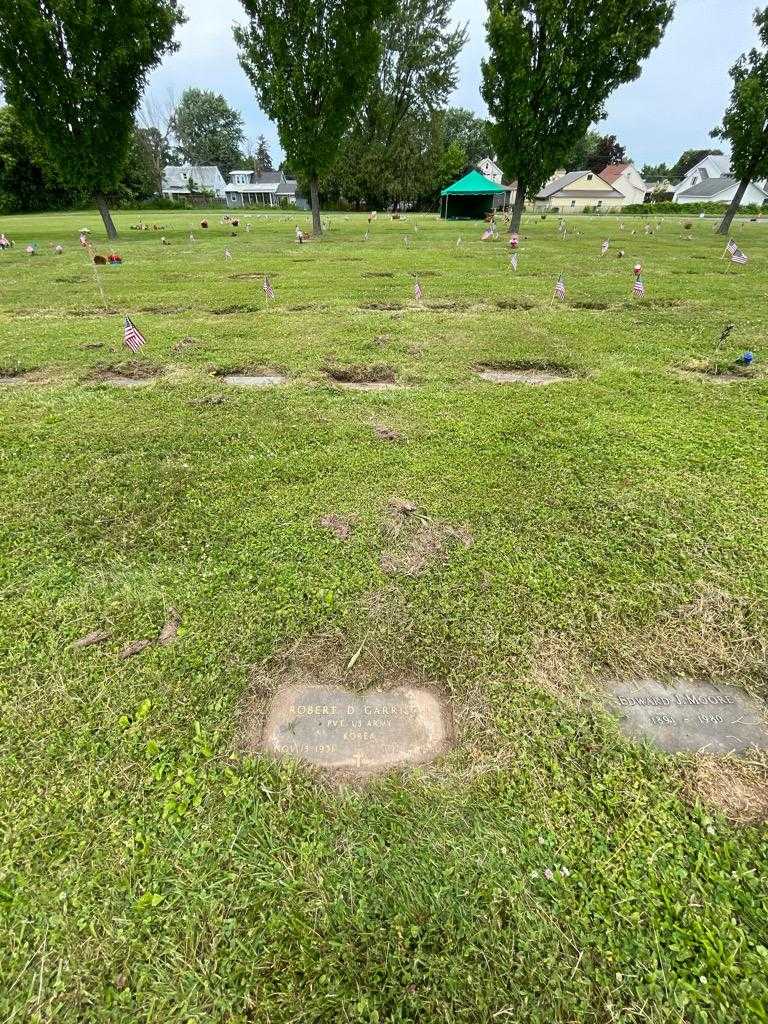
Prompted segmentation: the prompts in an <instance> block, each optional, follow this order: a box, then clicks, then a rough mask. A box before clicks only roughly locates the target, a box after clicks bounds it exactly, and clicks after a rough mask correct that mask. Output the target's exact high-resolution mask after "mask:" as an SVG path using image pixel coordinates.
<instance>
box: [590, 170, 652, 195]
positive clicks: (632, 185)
mask: <svg viewBox="0 0 768 1024" xmlns="http://www.w3.org/2000/svg"><path fill="white" fill-rule="evenodd" d="M600 177H601V178H602V179H603V181H607V182H608V184H609V185H612V186H613V188H615V189H617V190H618V191H619V192H621V194H622V195H623V196H624V198H625V200H626V201H627V205H630V204H632V203H644V202H645V196H646V193H647V191H648V186H647V185H646V183H645V182H644V181H643V178H642V176H641V175H640V173H639V171H637V169H636V168H635V166H634V164H609V165H608V166H607V167H604V168H603V169H602V171H600Z"/></svg>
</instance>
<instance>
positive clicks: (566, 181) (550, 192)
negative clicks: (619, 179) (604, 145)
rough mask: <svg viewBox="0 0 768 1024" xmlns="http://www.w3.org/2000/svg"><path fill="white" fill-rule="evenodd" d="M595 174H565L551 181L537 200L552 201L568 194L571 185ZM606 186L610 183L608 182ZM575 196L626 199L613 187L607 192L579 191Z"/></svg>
mask: <svg viewBox="0 0 768 1024" xmlns="http://www.w3.org/2000/svg"><path fill="white" fill-rule="evenodd" d="M593 173H594V172H593V171H569V172H568V173H567V174H564V175H563V176H562V178H556V179H555V180H554V181H550V182H549V184H548V185H545V186H544V188H543V189H542V190H541V191H540V192H539V194H538V195H537V196H536V198H537V199H550V198H551V197H552V196H554V195H556V194H557V193H558V192H566V193H567V192H568V186H569V185H573V183H574V182H576V181H579V180H580V179H581V178H583V177H584V175H585V174H593ZM595 177H596V178H602V175H601V174H596V175H595ZM603 180H605V179H603ZM606 184H609V183H608V182H606ZM573 194H574V195H575V196H583V197H584V199H610V198H613V197H614V196H619V198H621V199H623V198H624V196H623V195H622V194H621V192H619V190H618V189H615V188H613V186H611V187H610V188H609V189H608V190H607V191H606V190H605V189H600V190H598V189H594V190H591V189H579V190H578V191H577V192H574V193H573Z"/></svg>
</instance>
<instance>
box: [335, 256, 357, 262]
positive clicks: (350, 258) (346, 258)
mask: <svg viewBox="0 0 768 1024" xmlns="http://www.w3.org/2000/svg"><path fill="white" fill-rule="evenodd" d="M336 262H337V263H362V262H363V257H362V256H339V257H337V259H336Z"/></svg>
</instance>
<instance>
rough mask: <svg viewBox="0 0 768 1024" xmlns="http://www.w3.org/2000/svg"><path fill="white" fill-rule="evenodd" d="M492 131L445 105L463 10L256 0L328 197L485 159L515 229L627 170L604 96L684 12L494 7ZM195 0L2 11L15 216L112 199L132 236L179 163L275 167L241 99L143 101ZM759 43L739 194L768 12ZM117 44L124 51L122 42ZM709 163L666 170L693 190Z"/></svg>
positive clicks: (363, 1) (265, 96)
mask: <svg viewBox="0 0 768 1024" xmlns="http://www.w3.org/2000/svg"><path fill="white" fill-rule="evenodd" d="M486 2H487V7H488V18H487V22H486V33H487V42H488V58H487V59H486V60H484V61H483V62H482V95H483V98H484V99H485V102H486V105H487V108H488V111H489V113H490V118H489V120H488V121H487V122H486V121H483V120H482V119H480V118H477V117H476V116H475V115H474V114H472V113H471V112H470V111H467V110H464V109H461V108H446V103H447V100H448V97H449V96H450V94H451V92H452V91H453V89H454V88H455V86H456V82H457V58H458V55H459V52H460V51H461V48H462V47H463V45H464V43H465V41H466V37H467V30H466V27H464V26H461V25H459V26H456V25H454V24H453V22H452V20H451V6H452V5H451V2H450V0H305V2H304V3H302V4H297V3H296V2H295V0H240V3H241V5H242V7H243V10H244V13H245V17H246V20H245V23H244V24H242V25H236V26H235V28H234V38H235V42H236V44H237V47H238V54H239V59H240V63H241V65H242V67H243V69H244V71H245V73H246V75H247V76H248V78H249V79H250V81H251V83H252V85H253V88H254V91H255V94H256V97H257V99H258V101H259V103H260V106H261V108H262V110H263V111H264V112H265V113H266V114H267V116H268V117H270V118H271V119H272V120H273V121H274V122H275V124H276V125H277V129H278V134H279V138H280V143H281V146H282V148H283V150H284V152H285V154H286V160H287V164H288V166H289V167H290V171H291V173H292V174H293V175H294V176H296V177H298V178H299V181H300V182H301V183H302V184H303V186H304V188H305V189H306V191H307V193H308V194H309V197H310V200H311V205H312V214H313V224H314V231H315V233H316V234H318V235H319V234H322V221H321V218H320V208H321V202H322V201H326V202H327V201H329V200H330V201H341V200H342V199H343V200H345V201H347V202H349V203H351V204H352V205H363V204H364V205H366V206H368V207H372V206H375V207H382V208H384V207H387V206H390V205H391V206H395V207H397V206H401V205H408V206H428V207H429V206H434V204H435V203H436V200H437V197H438V195H439V192H440V189H441V188H442V187H443V186H444V185H446V184H448V183H449V182H450V181H452V180H453V179H455V178H456V177H458V176H459V175H460V174H461V173H462V172H463V171H466V170H467V168H468V167H471V166H472V165H473V164H475V163H476V162H477V161H478V160H479V159H480V158H481V157H482V156H485V155H489V156H493V157H494V159H496V160H497V162H498V164H499V166H500V167H501V169H502V171H503V173H504V174H505V176H506V178H507V179H508V180H510V181H511V180H514V181H516V182H517V191H516V200H515V207H514V210H513V215H512V219H511V228H510V229H511V230H516V229H517V227H518V226H519V223H520V217H521V214H522V211H523V209H524V205H525V202H526V200H528V199H530V198H531V197H533V196H535V195H536V193H537V191H538V189H539V188H540V187H541V186H542V185H543V184H544V183H545V182H546V181H547V179H548V178H549V177H550V176H551V175H552V174H553V173H554V172H555V171H556V169H558V168H560V167H566V168H568V167H573V168H574V169H581V168H582V167H587V168H592V169H594V170H598V171H599V170H601V169H602V168H604V167H605V166H607V165H609V164H614V163H617V162H622V161H623V160H625V159H626V151H625V149H624V147H623V146H622V145H621V144H620V143H619V142H618V140H617V139H616V138H615V136H612V135H608V136H601V135H599V134H598V133H596V132H594V130H591V128H590V126H592V125H594V124H596V123H599V121H600V120H601V119H602V118H603V116H604V112H605V103H606V100H607V98H608V97H609V96H610V95H611V93H612V92H613V91H614V90H615V89H616V88H617V87H618V86H619V85H621V84H623V83H625V82H630V81H633V80H634V79H636V78H637V77H638V76H639V74H640V67H641V63H642V61H643V60H644V59H645V58H646V57H647V56H648V55H649V54H650V53H651V51H652V50H653V49H654V48H655V47H656V46H657V45H658V44H659V42H660V41H661V38H662V36H663V34H664V31H665V29H666V26H667V24H668V23H669V20H670V18H671V17H672V13H673V10H674V0H635V3H634V4H633V5H632V12H631V18H630V17H628V16H627V13H626V3H625V2H624V0H568V2H565V0H486ZM184 20H185V16H184V13H183V10H182V8H181V7H180V6H179V3H178V0H121V2H120V3H119V4H106V3H95V4H73V3H72V2H71V0H46V3H45V4H42V3H38V2H37V0H6V2H5V3H2V4H0V82H2V87H3V92H4V96H5V100H6V103H7V106H6V107H5V108H3V109H2V110H0V205H2V207H3V208H5V209H11V210H16V209H19V210H28V209H31V210H33V209H41V208H44V209H50V208H57V207H58V208H61V207H63V206H69V205H74V204H79V203H85V202H95V203H96V206H97V208H98V209H99V212H100V213H101V216H102V219H103V221H104V225H105V228H106V231H107V235H108V237H110V238H114V237H115V236H116V231H115V227H114V224H113V223H112V219H111V216H110V212H109V204H110V203H112V202H115V201H117V202H130V201H132V200H135V199H136V198H141V197H143V196H148V195H153V194H156V193H157V192H158V191H159V189H160V186H161V182H162V172H163V168H164V166H165V165H166V163H169V162H175V161H185V162H189V163H196V164H217V165H218V166H219V167H220V169H221V170H222V172H224V173H225V174H226V173H227V171H229V170H230V169H231V168H232V167H233V166H234V165H236V164H241V163H245V164H246V165H248V166H252V167H253V168H254V169H255V170H256V171H257V172H258V173H263V172H265V171H267V170H268V169H270V168H271V166H272V161H271V157H270V153H269V149H268V146H267V144H266V140H265V139H264V138H263V137H260V138H259V139H258V140H257V141H256V142H255V143H249V142H246V140H245V138H244V132H243V119H242V116H241V115H240V114H239V112H237V111H235V110H233V109H232V108H231V107H230V106H229V104H228V103H227V102H226V100H225V99H224V97H222V96H220V95H217V94H216V93H213V92H211V91H207V90H201V89H197V88H190V89H187V90H186V91H185V92H184V94H183V95H182V97H181V99H180V100H179V102H178V103H175V102H170V103H168V104H166V106H165V107H164V108H163V109H162V110H160V109H159V108H158V107H157V106H155V107H154V108H153V107H152V105H151V104H150V105H148V104H147V103H146V102H145V105H144V107H143V108H142V107H141V105H140V104H141V98H142V94H143V92H144V89H145V86H146V82H147V78H148V76H149V74H150V72H151V71H152V70H153V69H154V68H155V67H157V66H158V64H159V63H160V62H161V61H162V59H163V57H164V56H165V55H167V54H169V53H172V52H174V51H175V50H176V49H177V48H178V43H177V42H176V41H175V33H176V29H177V28H178V26H179V25H181V24H182V23H183V22H184ZM755 25H756V28H757V30H758V35H759V46H758V47H755V48H754V49H752V50H750V51H749V53H747V54H744V55H743V56H742V57H741V58H739V60H738V61H737V63H736V64H735V65H734V66H733V68H732V69H731V77H732V80H733V89H732V93H731V99H730V104H729V106H728V108H727V110H726V111H725V114H724V117H723V120H722V124H721V126H720V127H718V128H717V129H715V131H714V132H713V134H714V135H715V136H716V137H718V138H722V139H726V140H727V141H728V142H729V143H730V146H731V150H732V164H733V168H734V173H735V174H736V175H737V176H738V178H739V182H740V185H739V195H737V197H736V199H735V200H734V203H733V205H732V207H731V210H730V211H729V215H728V216H727V217H726V218H725V219H724V221H723V224H722V225H721V230H723V231H727V230H728V227H729V224H730V219H729V218H730V217H731V216H732V215H733V212H734V210H735V209H736V208H737V205H738V199H739V198H740V196H741V195H742V194H743V192H744V190H745V189H746V187H747V184H748V182H749V180H750V178H751V177H757V178H760V177H765V176H766V175H768V10H763V11H759V10H758V11H757V12H756V13H755ZM115 40H119V41H120V45H119V46H116V45H115ZM706 152H707V151H703V150H700V151H688V152H686V153H684V154H683V155H682V157H681V158H680V160H679V161H678V163H677V164H676V165H674V167H672V168H667V167H666V166H665V165H663V164H660V165H657V166H656V167H650V166H649V165H646V166H645V167H644V168H643V172H644V173H645V174H646V175H647V176H649V177H654V176H657V175H658V176H664V177H682V176H683V175H684V173H685V172H686V170H688V169H689V168H690V167H691V166H693V164H694V163H696V162H697V160H699V159H700V158H701V156H702V155H705V154H706Z"/></svg>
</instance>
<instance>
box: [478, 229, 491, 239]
mask: <svg viewBox="0 0 768 1024" xmlns="http://www.w3.org/2000/svg"><path fill="white" fill-rule="evenodd" d="M491 238H493V228H486V229H485V231H484V232H483V237H482V238H481V241H482V242H487V241H489V240H490V239H491Z"/></svg>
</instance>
